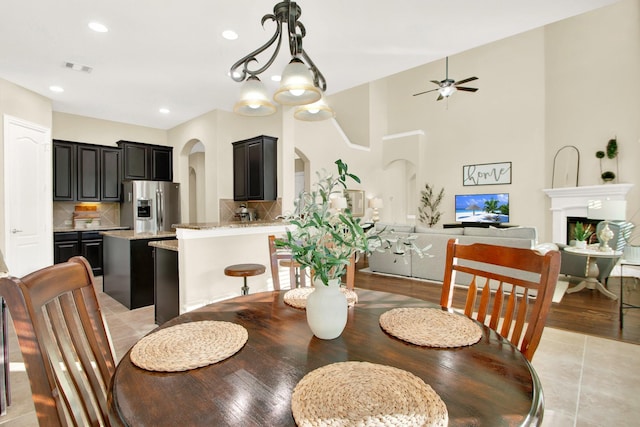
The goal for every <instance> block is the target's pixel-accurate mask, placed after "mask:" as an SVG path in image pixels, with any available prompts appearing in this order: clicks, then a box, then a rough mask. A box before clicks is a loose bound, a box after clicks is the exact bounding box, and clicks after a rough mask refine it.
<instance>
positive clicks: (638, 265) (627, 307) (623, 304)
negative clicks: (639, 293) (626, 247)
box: [618, 259, 640, 329]
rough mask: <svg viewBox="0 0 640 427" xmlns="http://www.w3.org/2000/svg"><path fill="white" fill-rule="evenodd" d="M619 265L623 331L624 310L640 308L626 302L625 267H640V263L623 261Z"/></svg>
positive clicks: (621, 324)
mask: <svg viewBox="0 0 640 427" xmlns="http://www.w3.org/2000/svg"><path fill="white" fill-rule="evenodd" d="M618 265H619V266H620V329H622V326H623V323H624V313H623V311H622V310H623V309H629V308H640V305H633V304H629V303H628V302H624V266H625V265H628V266H633V267H640V261H630V260H626V259H621V260H620V261H618ZM634 279H635V278H634Z"/></svg>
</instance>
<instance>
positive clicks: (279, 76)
mask: <svg viewBox="0 0 640 427" xmlns="http://www.w3.org/2000/svg"><path fill="white" fill-rule="evenodd" d="M271 80H272V81H274V82H279V81H280V80H282V76H281V75H279V74H276V75H275V76H271Z"/></svg>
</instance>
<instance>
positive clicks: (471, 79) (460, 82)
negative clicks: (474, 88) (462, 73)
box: [456, 77, 478, 85]
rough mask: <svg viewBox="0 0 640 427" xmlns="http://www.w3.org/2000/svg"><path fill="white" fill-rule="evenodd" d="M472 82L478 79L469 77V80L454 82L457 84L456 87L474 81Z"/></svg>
mask: <svg viewBox="0 0 640 427" xmlns="http://www.w3.org/2000/svg"><path fill="white" fill-rule="evenodd" d="M474 80H478V78H477V77H469V78H466V79H462V80H460V81H458V82H456V84H457V85H460V84H463V83H469V82H472V81H474Z"/></svg>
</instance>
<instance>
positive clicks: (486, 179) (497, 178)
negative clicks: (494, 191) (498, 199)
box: [462, 162, 511, 185]
mask: <svg viewBox="0 0 640 427" xmlns="http://www.w3.org/2000/svg"><path fill="white" fill-rule="evenodd" d="M495 184H511V162H503V163H485V164H481V165H465V166H463V167H462V185H495Z"/></svg>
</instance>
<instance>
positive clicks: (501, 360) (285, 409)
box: [109, 289, 543, 427]
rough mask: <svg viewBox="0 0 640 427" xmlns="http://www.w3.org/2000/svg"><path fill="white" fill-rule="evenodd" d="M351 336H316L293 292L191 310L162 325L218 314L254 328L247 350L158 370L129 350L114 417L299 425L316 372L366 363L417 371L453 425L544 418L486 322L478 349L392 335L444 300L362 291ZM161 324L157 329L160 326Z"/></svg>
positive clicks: (164, 422)
mask: <svg viewBox="0 0 640 427" xmlns="http://www.w3.org/2000/svg"><path fill="white" fill-rule="evenodd" d="M355 291H356V293H357V294H358V303H357V304H355V306H354V307H351V308H349V319H348V322H347V326H346V328H345V330H344V332H343V333H342V335H341V336H340V337H338V338H336V339H333V340H322V339H318V338H316V337H314V336H313V334H312V332H311V330H310V329H309V327H308V326H307V322H306V315H305V311H304V310H302V309H297V308H293V307H291V306H289V305H287V304H286V303H285V302H284V298H283V296H284V293H285V292H286V291H275V292H262V293H256V294H252V295H247V296H242V297H238V298H233V299H230V300H225V301H222V302H217V303H214V304H210V305H207V306H205V307H202V308H200V309H197V310H194V311H191V312H188V313H184V314H182V315H180V316H178V317H176V318H174V319H172V320H170V321H168V322H167V323H165V324H163V325H162V326H161V327H160V328H159V329H162V328H166V327H169V326H173V325H177V324H180V323H186V322H195V321H204V320H218V321H227V322H232V323H235V324H239V325H242V326H243V327H244V328H246V329H247V331H248V340H247V342H246V344H245V345H244V347H243V348H242V349H241V350H240V351H238V352H237V353H236V354H234V355H233V356H231V357H229V358H227V359H225V360H222V361H220V362H218V363H214V364H212V365H208V366H205V367H201V368H197V369H191V370H188V371H183V372H152V371H147V370H145V369H141V368H138V367H137V366H136V365H134V364H133V363H132V362H131V360H130V357H129V353H127V354H126V355H125V356H124V357H123V358H122V360H121V361H120V363H119V364H118V366H117V368H116V371H115V374H114V376H113V380H112V383H111V387H110V391H109V410H110V416H111V417H112V418H113V419H114V421H119V422H121V423H123V424H124V425H129V426H154V427H157V426H177V425H182V426H243V427H247V426H295V421H294V418H293V415H292V412H291V395H292V391H293V389H294V387H295V386H296V384H297V383H298V382H299V381H300V380H301V379H302V378H303V377H304V376H305V375H306V374H307V373H309V372H310V371H313V370H314V369H317V368H320V367H322V366H325V365H328V364H331V363H334V362H345V361H365V362H371V363H376V364H381V365H388V366H393V367H396V368H400V369H403V370H405V371H408V372H410V373H412V374H414V375H416V376H418V377H419V378H421V379H422V380H423V381H424V382H425V383H426V384H428V385H430V386H431V387H432V388H433V390H434V391H435V392H436V393H437V394H438V395H439V396H440V398H441V399H442V401H443V402H444V403H445V404H446V407H447V411H448V416H449V425H450V426H521V425H539V424H540V423H541V421H542V413H543V397H542V389H541V386H540V382H539V380H538V377H537V375H536V373H535V371H534V369H533V367H532V366H531V364H530V363H529V362H528V361H527V360H526V358H525V357H524V356H523V355H522V354H521V353H520V351H518V349H516V348H515V347H514V346H513V345H512V344H511V343H510V342H509V341H507V340H506V339H503V338H502V337H500V336H499V335H498V334H497V333H496V332H494V331H493V330H491V329H489V328H487V327H484V326H483V333H482V338H481V339H480V341H479V342H477V343H476V344H473V345H471V346H464V347H457V348H430V347H422V346H417V345H414V344H410V343H407V342H405V341H402V340H400V339H397V338H395V337H393V336H391V335H389V334H387V333H386V332H385V331H384V330H383V329H382V328H381V327H380V325H379V317H380V315H381V314H383V313H384V312H386V311H388V310H390V309H393V308H398V307H431V308H434V307H435V308H439V306H437V305H435V304H433V303H430V302H427V301H423V300H419V299H415V298H411V297H407V296H403V295H397V294H392V293H386V292H376V291H370V290H363V289H356V290H355ZM157 330H158V329H156V330H155V331H152V332H151V334H153V333H154V332H156V331H157Z"/></svg>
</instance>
